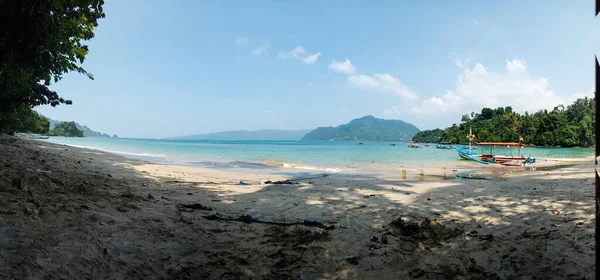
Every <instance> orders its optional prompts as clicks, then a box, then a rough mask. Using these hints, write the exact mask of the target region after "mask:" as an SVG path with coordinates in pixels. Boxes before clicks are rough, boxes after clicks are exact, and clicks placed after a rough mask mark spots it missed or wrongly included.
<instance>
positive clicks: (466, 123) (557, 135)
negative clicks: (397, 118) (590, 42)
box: [413, 97, 596, 147]
mask: <svg viewBox="0 0 600 280" xmlns="http://www.w3.org/2000/svg"><path fill="white" fill-rule="evenodd" d="M595 120H596V104H595V99H594V98H591V99H590V98H587V97H586V98H580V99H577V100H576V101H575V102H574V103H573V104H571V105H569V106H567V107H566V108H565V107H564V106H563V105H558V106H556V107H555V108H554V109H553V110H552V111H548V110H540V111H538V112H535V113H534V114H529V113H528V112H525V114H523V115H521V114H518V113H515V112H513V110H512V108H511V107H499V108H496V109H491V108H483V109H482V110H481V113H475V112H472V113H471V114H470V117H469V115H463V116H462V121H461V123H460V124H459V125H456V124H455V125H453V126H451V127H449V128H446V129H445V130H443V132H442V133H441V134H440V135H439V137H440V138H439V140H438V141H450V142H453V143H466V142H468V140H467V138H466V136H467V135H468V134H469V129H470V128H472V130H473V134H475V136H476V141H477V142H518V141H519V136H523V140H524V143H527V144H533V145H536V146H562V147H576V146H578V147H589V146H592V145H594V143H595V135H596V131H595V128H594V127H595ZM438 132H439V131H438V130H428V131H422V132H420V133H418V134H417V135H416V136H415V138H413V140H415V141H422V140H421V139H424V136H425V135H433V134H435V133H438ZM436 142H437V141H436Z"/></svg>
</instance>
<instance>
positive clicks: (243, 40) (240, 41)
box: [235, 36, 250, 45]
mask: <svg viewBox="0 0 600 280" xmlns="http://www.w3.org/2000/svg"><path fill="white" fill-rule="evenodd" d="M248 41H250V39H248V37H244V36H237V37H235V42H236V43H238V44H240V45H243V44H246V43H248Z"/></svg>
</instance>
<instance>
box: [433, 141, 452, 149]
mask: <svg viewBox="0 0 600 280" xmlns="http://www.w3.org/2000/svg"><path fill="white" fill-rule="evenodd" d="M435 147H436V148H438V149H452V147H453V146H452V143H450V142H440V143H438V144H437V145H435Z"/></svg>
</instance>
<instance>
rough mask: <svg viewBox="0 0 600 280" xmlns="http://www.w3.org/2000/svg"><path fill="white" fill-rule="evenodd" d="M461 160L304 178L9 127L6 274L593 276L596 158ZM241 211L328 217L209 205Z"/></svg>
mask: <svg viewBox="0 0 600 280" xmlns="http://www.w3.org/2000/svg"><path fill="white" fill-rule="evenodd" d="M458 162H459V161H457V165H456V166H448V167H446V168H445V169H443V170H439V169H438V170H424V175H423V176H422V178H419V177H420V176H421V175H420V174H418V173H410V174H409V175H407V176H404V175H403V174H402V171H401V170H402V168H400V167H398V168H392V167H390V169H385V170H383V171H382V170H380V172H373V173H369V172H365V173H361V174H330V175H327V174H325V175H327V176H325V175H323V174H321V175H319V174H313V175H314V176H309V177H308V178H306V177H303V178H298V176H299V175H298V173H294V172H293V170H289V169H282V170H281V172H275V173H271V174H264V173H257V172H255V173H253V172H251V170H241V171H240V172H237V171H228V170H220V169H209V168H197V167H186V166H174V165H165V164H156V163H150V162H145V161H140V160H134V159H130V158H125V157H122V156H117V155H114V154H109V153H105V152H100V151H95V150H88V149H81V148H75V147H69V146H64V145H57V144H52V143H47V142H43V141H34V140H24V139H19V138H16V137H11V136H1V137H0V168H1V169H0V170H1V171H0V195H1V197H2V199H1V200H0V225H1V226H0V263H3V265H2V266H0V279H594V278H595V267H594V263H595V251H594V250H595V242H594V228H595V213H594V203H593V202H594V176H593V174H594V165H593V160H587V161H568V160H562V161H552V160H548V161H540V162H539V164H538V166H539V167H538V169H537V170H536V171H533V172H522V171H521V170H522V169H515V168H512V169H511V168H504V167H502V168H504V169H498V168H488V169H486V170H488V171H489V172H488V173H486V174H487V176H490V177H491V180H468V179H456V178H455V175H454V174H455V172H456V171H454V170H458V172H463V171H464V170H467V168H466V167H465V165H464V164H463V163H458ZM556 166H559V167H562V168H556ZM408 169H409V170H412V169H410V168H408ZM474 169H475V168H474ZM47 171H49V172H47ZM467 171H468V172H472V170H470V169H469V170H467ZM517 171H518V172H517ZM429 174H435V176H429ZM440 174H445V176H444V178H441V177H440V176H439V175H440ZM266 180H269V181H271V183H268V182H267V183H265V181H266ZM285 180H290V181H291V182H297V184H273V183H272V182H276V181H285ZM240 181H243V182H247V183H248V184H250V185H238V183H239V182H240ZM193 204H196V206H195V208H196V209H193V208H187V207H185V205H188V206H189V205H193ZM242 215H251V216H253V217H258V218H259V220H260V221H275V222H282V223H290V222H302V221H303V220H305V219H308V220H317V221H320V222H322V223H324V224H326V225H331V226H333V227H334V228H333V229H323V228H320V227H316V226H312V225H274V224H263V223H244V222H240V221H230V220H229V221H228V220H219V219H210V218H211V217H212V218H214V217H239V216H242ZM207 217H208V218H207Z"/></svg>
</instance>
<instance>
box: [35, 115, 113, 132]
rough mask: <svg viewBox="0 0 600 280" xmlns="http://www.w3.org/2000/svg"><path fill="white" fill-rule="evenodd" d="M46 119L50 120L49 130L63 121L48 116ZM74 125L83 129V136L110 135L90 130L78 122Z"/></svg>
mask: <svg viewBox="0 0 600 280" xmlns="http://www.w3.org/2000/svg"><path fill="white" fill-rule="evenodd" d="M46 118H47V119H48V121H50V130H52V129H54V127H55V126H56V125H57V124H59V123H61V122H63V121H57V120H53V119H51V118H48V117H46ZM75 126H77V129H79V130H83V136H84V137H110V135H108V134H106V133H100V132H96V131H93V130H91V129H90V128H89V127H87V126H85V125H80V124H78V123H75Z"/></svg>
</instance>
